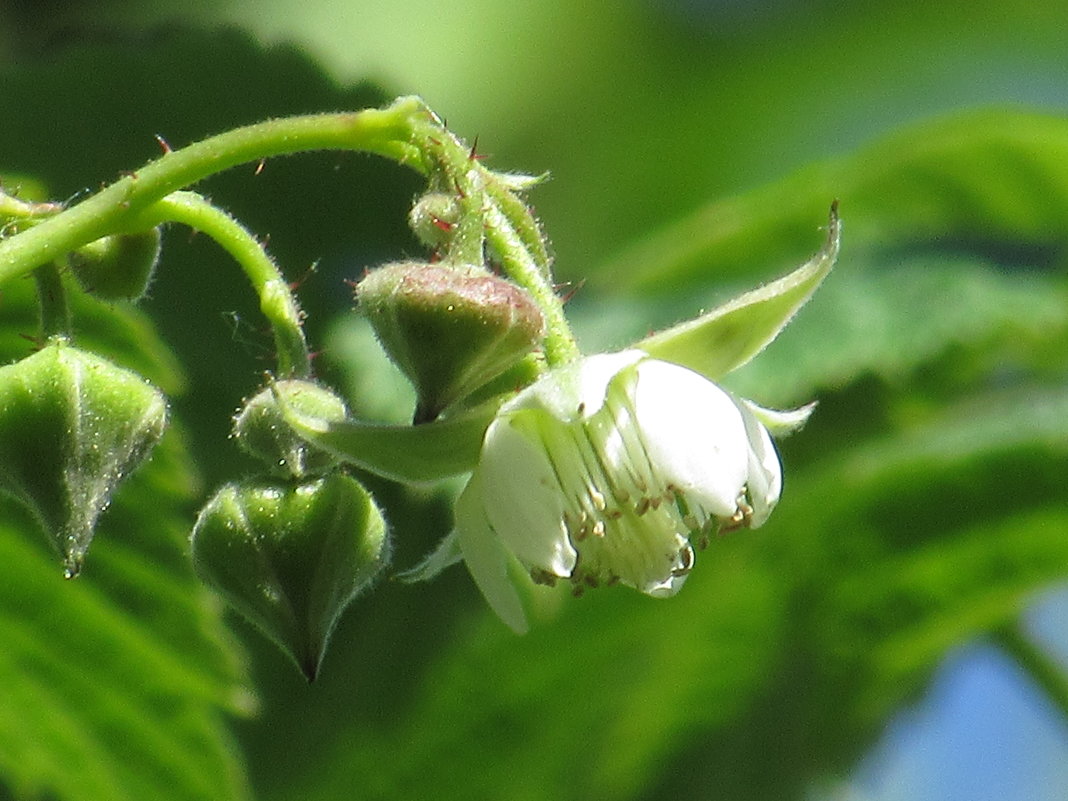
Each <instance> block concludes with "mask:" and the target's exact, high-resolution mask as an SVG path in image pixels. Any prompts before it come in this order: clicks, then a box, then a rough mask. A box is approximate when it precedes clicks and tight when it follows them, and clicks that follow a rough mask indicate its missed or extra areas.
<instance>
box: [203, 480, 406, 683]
mask: <svg viewBox="0 0 1068 801" xmlns="http://www.w3.org/2000/svg"><path fill="white" fill-rule="evenodd" d="M192 551H193V566H194V567H195V569H196V571H197V574H198V575H199V576H200V577H201V579H202V580H203V581H204V582H205V583H207V584H208V585H209V586H211V587H212V588H214V589H215V590H216V591H218V592H219V593H220V594H221V595H222V596H223V597H224V598H225V599H226V600H227V601H228V602H229V603H230V604H232V605H233V607H234V608H235V609H237V610H238V611H239V612H241V613H242V614H243V615H244V616H245V617H247V618H248V619H249V620H250V621H251V622H252V623H253V624H255V625H256V626H257V627H259V628H260V629H261V630H262V631H263V632H264V633H265V634H266V635H267V636H268V637H269V638H270V639H271V640H273V641H274V642H275V643H277V644H278V645H279V646H280V647H281V648H282V650H283V651H285V652H286V653H287V654H288V655H289V656H290V657H292V658H293V660H294V661H295V662H296V663H297V665H298V667H299V668H300V669H301V670H302V671H303V672H304V675H305V676H306V677H307V678H308V680H309V681H311V680H313V679H314V678H315V676H316V674H317V673H318V671H319V665H320V663H321V661H322V658H323V654H324V653H325V651H326V646H327V642H328V640H329V638H330V635H331V633H332V632H333V630H334V627H335V626H336V624H337V621H338V618H339V617H340V615H341V613H342V611H343V610H344V609H345V607H347V606H348V605H349V603H350V602H351V601H352V599H353V598H354V597H355V596H356V594H357V593H358V592H359V591H360V590H361V589H363V588H364V587H366V586H367V585H368V584H369V583H370V581H371V580H372V579H373V578H374V576H375V575H376V574H377V573H378V571H379V570H380V569H381V568H382V566H383V565H384V564H385V562H386V561H387V559H388V544H387V538H386V524H385V521H384V520H383V518H382V515H381V513H380V512H379V511H378V508H377V507H376V506H375V504H374V502H373V501H372V500H371V496H370V495H368V493H367V491H366V490H364V488H363V487H362V486H360V484H359V483H358V482H356V481H355V480H353V479H351V478H349V477H348V476H345V475H343V474H341V473H336V472H335V473H331V474H329V475H327V476H324V477H321V478H317V479H315V480H313V481H307V482H304V483H292V482H288V481H275V480H272V479H251V480H248V481H244V482H242V483H238V484H227V485H226V486H224V487H223V488H222V489H221V490H219V492H218V493H216V495H215V497H214V498H212V499H211V500H210V501H209V502H208V504H207V505H206V506H205V507H204V509H203V510H202V511H201V512H200V516H199V518H198V519H197V522H196V526H195V527H194V528H193V534H192Z"/></svg>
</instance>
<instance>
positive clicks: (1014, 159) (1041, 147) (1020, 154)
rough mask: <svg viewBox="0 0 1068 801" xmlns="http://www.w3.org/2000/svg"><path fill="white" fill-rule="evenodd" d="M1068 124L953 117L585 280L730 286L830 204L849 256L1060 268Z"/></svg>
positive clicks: (651, 245)
mask: <svg viewBox="0 0 1068 801" xmlns="http://www.w3.org/2000/svg"><path fill="white" fill-rule="evenodd" d="M1066 165H1068V120H1065V119H1064V118H1063V117H1059V116H1047V115H1043V114H1036V113H1027V112H1022V111H982V112H974V111H973V112H967V113H963V114H956V115H953V116H950V117H946V118H944V119H940V120H934V121H932V122H928V123H925V124H921V125H916V126H913V127H912V128H910V129H906V130H905V131H903V132H899V133H895V134H893V135H890V136H888V137H886V138H885V139H883V140H882V141H880V142H878V143H876V144H874V145H872V146H870V147H868V148H865V149H864V150H861V151H859V152H857V153H855V154H852V155H849V156H846V157H842V158H838V159H832V160H827V161H823V162H819V163H816V164H813V165H811V166H809V167H806V168H805V169H804V170H801V171H799V172H797V173H795V174H794V175H791V176H790V177H788V178H786V179H784V180H781V181H778V182H776V183H774V184H770V185H768V186H765V187H763V188H761V189H758V190H755V191H752V192H748V193H746V194H742V195H736V196H733V197H728V198H724V199H722V200H717V201H714V202H712V203H710V204H708V205H707V206H705V207H704V208H702V209H700V210H698V211H697V212H695V213H694V214H692V215H690V216H688V217H686V218H684V219H682V220H680V221H678V222H677V223H674V224H672V225H670V226H668V227H666V228H664V229H662V230H661V231H658V232H656V233H654V234H652V235H650V236H648V237H646V238H644V239H643V240H640V241H639V242H638V243H636V244H635V245H634V246H633V247H631V248H630V249H628V250H626V251H624V252H623V253H621V254H619V255H618V256H616V257H615V258H613V259H611V260H610V261H609V262H607V263H606V264H605V265H603V267H602V269H599V270H598V271H597V272H596V274H595V276H594V278H595V279H600V280H603V281H607V280H610V281H611V284H610V287H611V288H613V289H617V290H626V291H643V292H656V291H663V290H664V289H665V288H671V289H673V290H680V291H681V290H682V289H685V288H687V287H692V286H693V285H694V284H696V283H701V282H706V281H707V279H708V277H709V276H714V277H715V278H716V279H717V280H718V281H731V280H735V279H737V278H738V277H739V276H741V275H744V274H746V273H747V272H749V271H751V270H753V269H754V268H757V269H767V268H768V267H769V266H772V265H774V264H776V263H780V262H782V261H783V260H787V259H790V258H791V254H792V253H795V252H796V251H797V250H798V249H799V248H801V247H803V246H804V242H805V239H806V237H807V235H808V231H809V229H810V226H811V223H810V222H809V221H810V220H811V219H812V215H813V214H814V213H816V212H817V211H818V209H819V208H820V207H821V206H823V205H824V204H825V203H826V202H827V199H828V198H832V197H837V198H839V199H840V201H841V207H842V211H843V214H844V215H845V217H846V218H847V219H848V221H849V246H850V248H851V249H852V250H860V249H865V248H872V247H876V246H885V245H887V244H890V243H894V244H897V245H900V244H901V243H915V244H922V243H927V245H928V246H931V247H942V248H944V247H946V246H947V245H948V246H951V247H952V246H956V247H964V248H979V247H991V246H994V247H997V248H998V249H1000V250H1002V251H1006V250H1011V249H1012V248H1013V247H1020V248H1022V249H1023V251H1024V252H1026V253H1031V254H1033V255H1035V256H1037V257H1038V258H1040V259H1043V260H1052V261H1057V262H1060V261H1062V260H1063V259H1064V253H1065V248H1066V247H1068V237H1066V234H1065V230H1066V229H1065V227H1064V225H1063V219H1064V217H1065V215H1066V214H1068V166H1066Z"/></svg>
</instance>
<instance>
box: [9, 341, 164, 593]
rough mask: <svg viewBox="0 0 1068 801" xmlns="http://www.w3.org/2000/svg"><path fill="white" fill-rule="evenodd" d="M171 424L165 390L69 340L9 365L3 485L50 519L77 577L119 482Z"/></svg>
mask: <svg viewBox="0 0 1068 801" xmlns="http://www.w3.org/2000/svg"><path fill="white" fill-rule="evenodd" d="M166 424H167V403H166V401H165V400H164V397H163V395H162V394H161V393H160V392H159V390H157V389H156V388H155V387H154V386H152V385H151V384H149V383H148V382H147V381H145V380H144V379H143V378H141V376H139V375H137V374H136V373H133V372H130V371H129V370H125V369H122V368H120V367H117V366H116V365H114V364H112V363H111V362H108V361H107V360H105V359H102V358H100V357H99V356H96V355H94V354H92V353H88V352H86V351H83V350H80V349H78V348H76V347H74V346H73V345H71V344H70V343H69V342H68V341H67V340H66V339H63V338H60V337H57V338H54V339H52V340H50V341H49V342H48V344H47V345H45V347H43V348H41V350H39V351H38V352H37V353H34V354H33V355H31V356H29V357H27V358H25V359H23V360H22V361H19V362H16V363H15V364H11V365H8V366H6V367H0V489H3V490H4V491H6V492H8V493H9V494H11V495H12V496H14V497H15V498H18V499H19V500H20V501H22V502H23V503H25V504H26V505H27V507H28V508H29V509H30V511H31V512H32V513H33V514H34V516H35V517H36V518H37V520H38V521H39V522H40V523H41V526H42V527H43V528H44V529H45V531H46V533H47V534H48V535H49V539H50V541H51V543H52V545H53V546H54V547H55V549H56V550H57V551H58V552H59V554H60V555H61V556H62V557H63V560H64V568H65V571H66V575H67V577H68V578H71V577H73V576H76V575H77V574H78V572H79V571H80V570H81V566H82V561H83V559H84V558H85V552H86V550H87V549H88V547H89V543H90V542H91V541H92V538H93V533H94V530H95V527H96V521H97V518H98V517H99V516H100V514H101V512H103V511H104V509H106V508H107V506H108V504H109V503H110V501H111V496H112V493H113V492H114V491H115V488H116V487H117V486H118V484H119V482H121V481H122V479H123V478H125V477H126V476H127V475H128V474H129V473H130V472H131V471H132V470H133V469H134V468H136V467H137V466H138V465H139V464H140V463H141V462H142V461H143V460H144V459H145V458H146V457H147V455H148V453H149V452H150V451H151V450H152V448H153V446H155V444H156V443H157V442H158V441H159V439H160V437H161V436H162V435H163V431H164V429H165V428H166Z"/></svg>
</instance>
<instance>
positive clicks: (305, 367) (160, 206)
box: [136, 192, 311, 378]
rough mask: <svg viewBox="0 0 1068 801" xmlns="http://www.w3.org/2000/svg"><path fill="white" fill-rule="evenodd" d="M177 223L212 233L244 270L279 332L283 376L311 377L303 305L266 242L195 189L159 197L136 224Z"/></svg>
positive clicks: (277, 347) (277, 342)
mask: <svg viewBox="0 0 1068 801" xmlns="http://www.w3.org/2000/svg"><path fill="white" fill-rule="evenodd" d="M163 222H178V223H182V224H183V225H188V226H189V227H190V228H194V229H196V230H198V231H200V232H202V233H204V234H207V235H208V236H210V237H211V238H212V239H214V240H215V241H216V242H218V243H219V245H220V246H221V247H222V248H223V249H224V250H225V251H226V252H227V253H229V254H230V255H231V256H232V257H233V258H234V260H235V261H236V262H237V263H238V264H239V265H240V266H241V269H242V270H244V271H245V275H246V276H248V279H249V281H250V282H251V283H252V288H253V289H254V290H255V292H256V295H257V296H258V297H259V299H260V311H262V312H263V314H264V316H265V317H266V318H267V321H268V322H269V323H270V325H271V330H272V332H273V333H274V342H275V350H276V352H277V359H278V375H279V376H282V377H293V376H296V377H300V378H307V377H308V376H309V375H311V360H310V358H309V354H308V345H307V342H306V340H305V339H304V330H303V328H302V327H301V314H300V308H299V307H298V305H297V301H296V299H295V298H294V297H293V293H292V292H291V291H290V289H289V284H288V283H286V280H285V279H284V278H283V277H282V274H281V272H280V271H279V269H278V266H277V265H276V264H275V263H274V261H272V260H271V257H270V256H268V255H267V253H266V252H265V251H264V249H263V246H262V245H261V244H260V243H259V241H258V240H257V239H256V237H254V236H253V235H252V234H251V233H250V232H249V230H248V229H247V228H245V227H244V226H243V225H241V223H239V222H238V221H237V220H235V219H234V218H233V217H231V216H230V215H229V214H227V213H226V212H225V211H223V210H222V209H220V208H217V207H216V206H213V205H212V204H211V203H209V202H208V201H207V200H205V199H204V198H203V197H201V196H200V195H198V194H197V193H195V192H174V193H172V194H170V195H168V196H167V197H165V198H163V199H161V200H158V201H156V202H155V203H154V204H152V205H151V206H149V207H148V208H147V209H145V210H144V211H143V212H142V213H141V214H140V215H139V216H138V218H137V220H136V224H137V227H146V228H149V227H152V226H155V225H159V224H160V223H163Z"/></svg>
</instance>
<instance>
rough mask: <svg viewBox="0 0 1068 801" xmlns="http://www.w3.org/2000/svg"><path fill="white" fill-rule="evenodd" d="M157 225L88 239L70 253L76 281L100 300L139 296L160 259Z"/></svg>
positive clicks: (134, 299) (140, 296) (142, 293)
mask: <svg viewBox="0 0 1068 801" xmlns="http://www.w3.org/2000/svg"><path fill="white" fill-rule="evenodd" d="M159 250H160V233H159V229H158V228H151V229H149V230H148V231H140V232H138V233H135V234H113V235H111V236H105V237H103V238H101V239H98V240H96V241H95V242H90V243H89V244H88V245H86V246H85V247H83V248H80V249H78V250H76V251H74V252H73V253H72V254H71V255H70V265H71V270H72V271H73V272H74V277H75V278H76V279H77V280H78V285H79V286H81V288H82V289H83V290H85V291H86V292H88V293H89V294H91V295H95V296H97V297H98V298H101V299H102V300H126V301H136V300H140V299H141V298H142V297H143V296H144V294H145V292H146V291H147V290H148V285H149V284H150V283H151V282H152V274H153V273H154V272H155V269H156V264H157V262H158V261H159Z"/></svg>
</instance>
